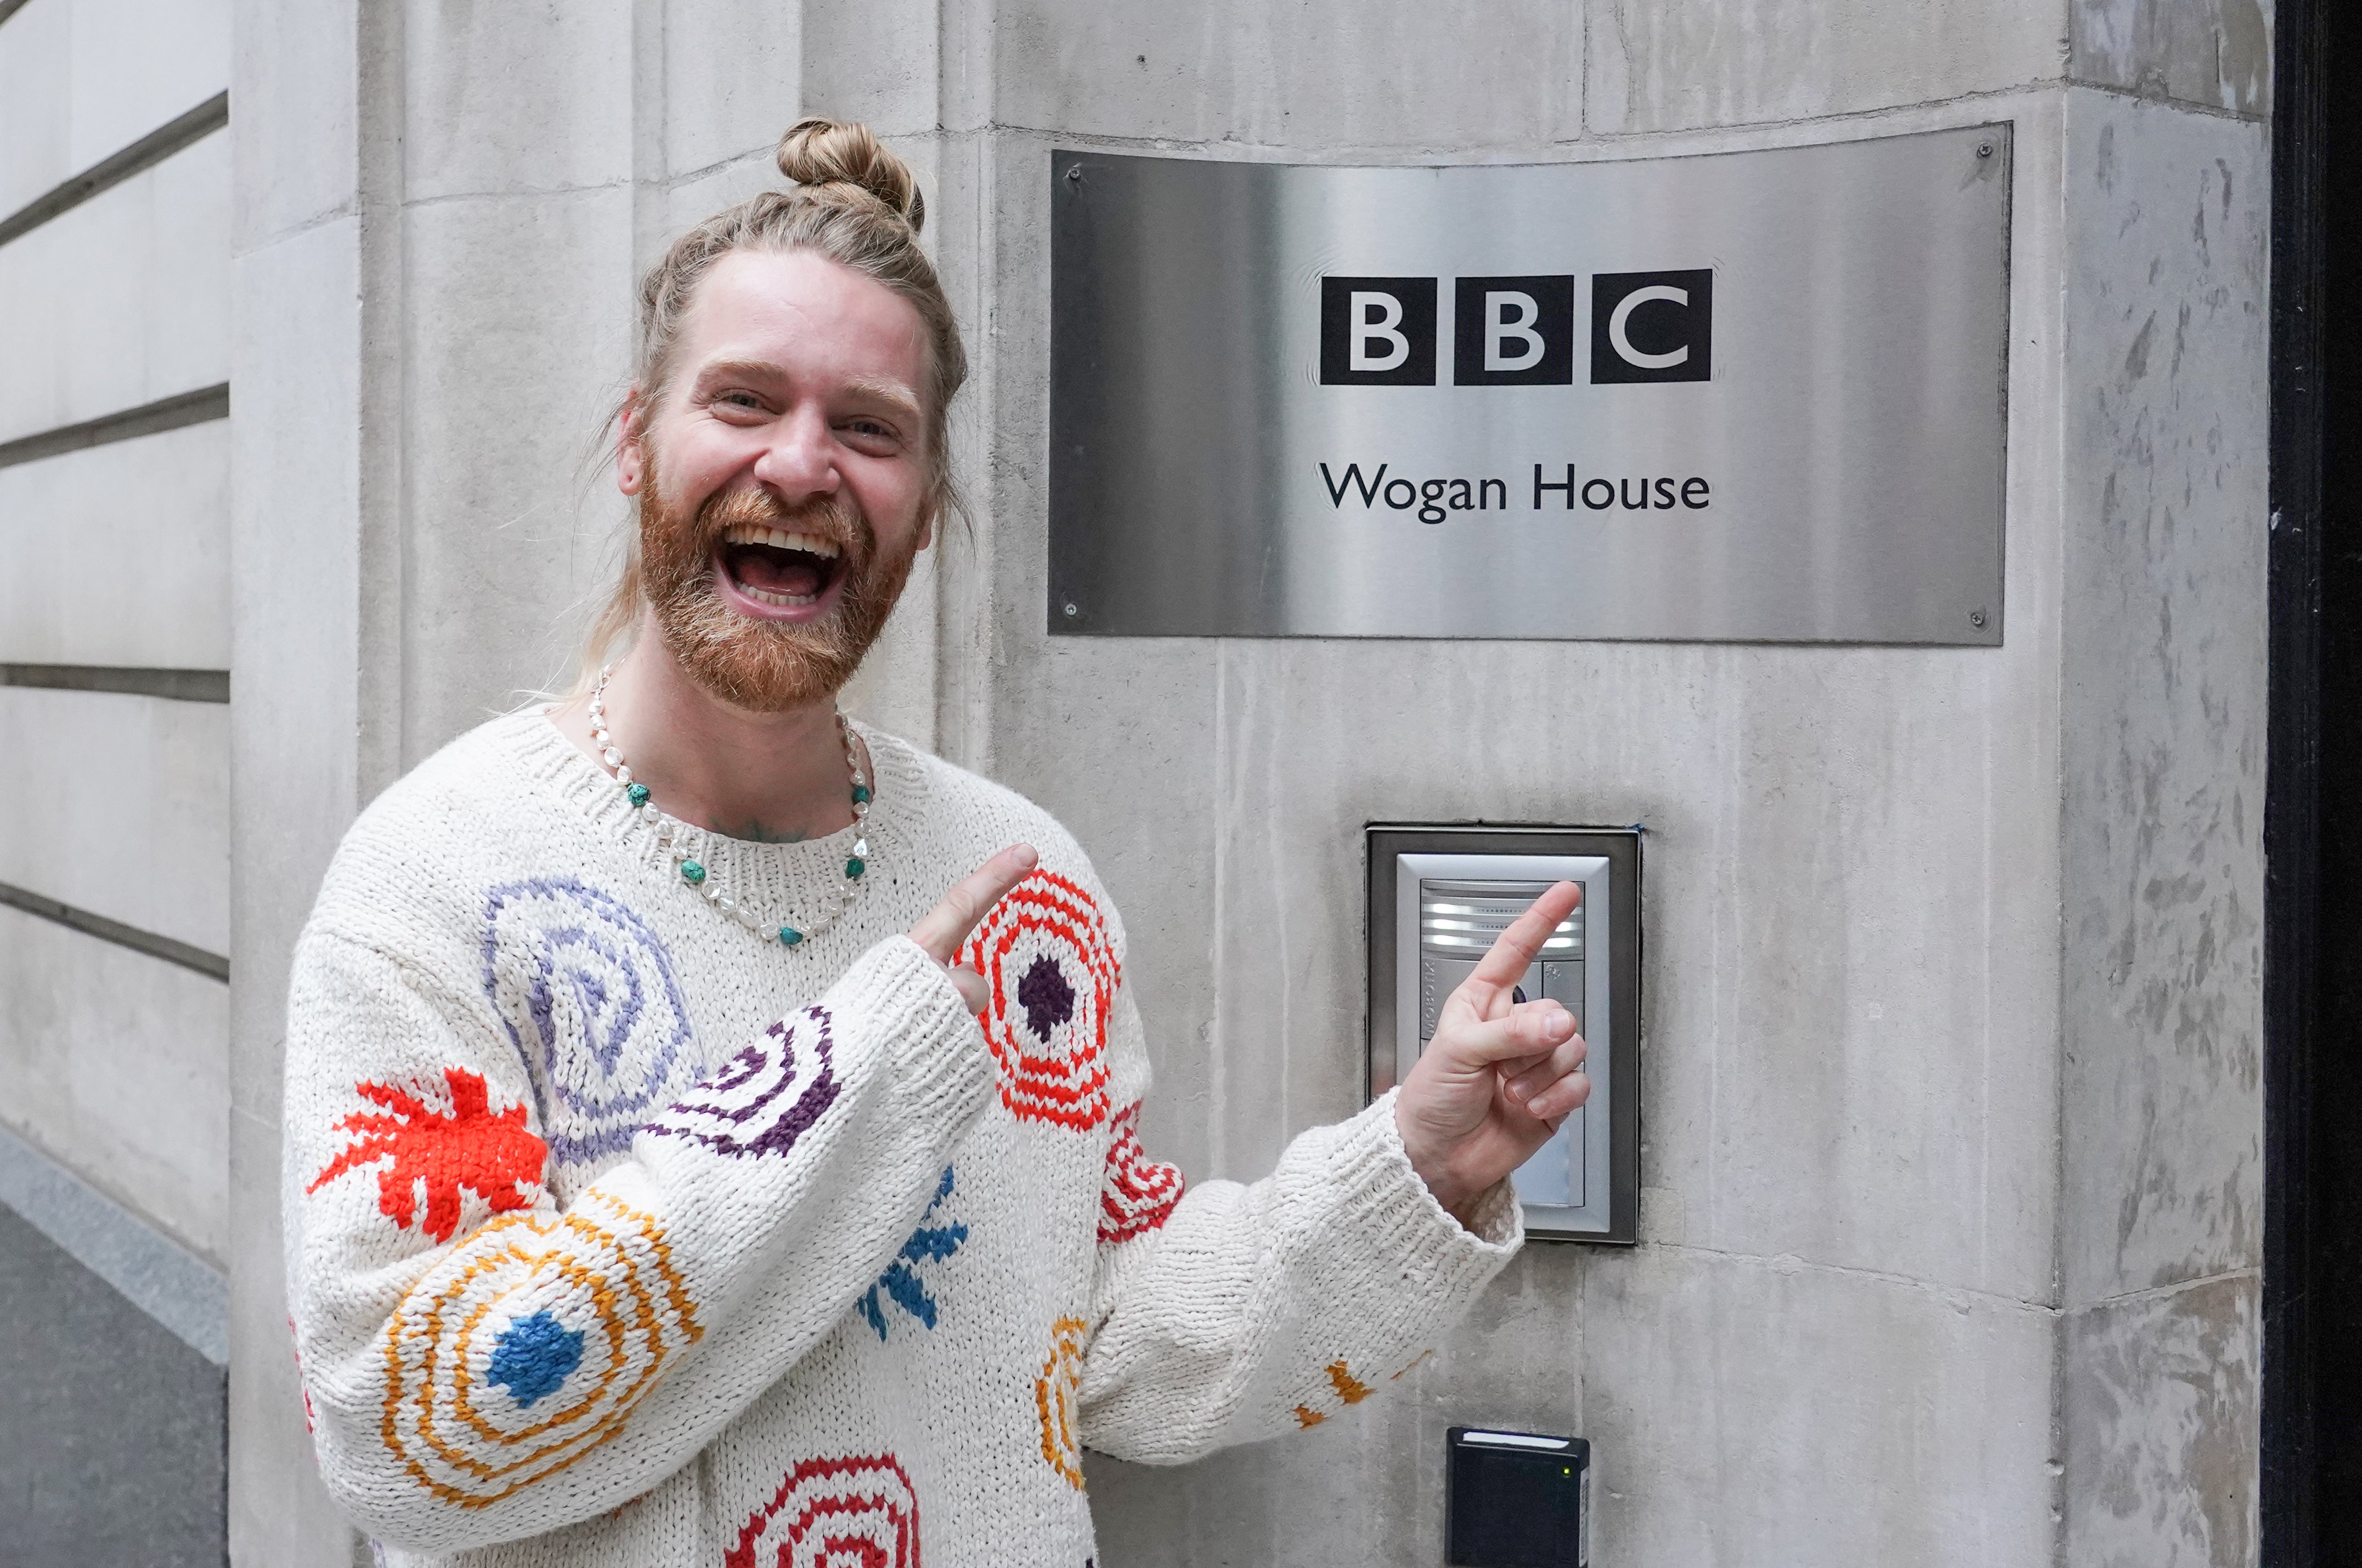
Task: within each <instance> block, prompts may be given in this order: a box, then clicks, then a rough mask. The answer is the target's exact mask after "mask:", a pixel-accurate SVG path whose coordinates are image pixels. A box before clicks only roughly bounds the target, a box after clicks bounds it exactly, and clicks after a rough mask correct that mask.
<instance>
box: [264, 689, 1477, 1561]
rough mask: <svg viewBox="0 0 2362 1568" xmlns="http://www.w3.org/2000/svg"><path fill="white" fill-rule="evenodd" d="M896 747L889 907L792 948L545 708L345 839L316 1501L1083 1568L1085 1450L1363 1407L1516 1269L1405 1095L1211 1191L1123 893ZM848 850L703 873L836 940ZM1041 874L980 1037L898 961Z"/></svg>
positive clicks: (296, 1083)
mask: <svg viewBox="0 0 2362 1568" xmlns="http://www.w3.org/2000/svg"><path fill="white" fill-rule="evenodd" d="M862 734H863V735H864V737H865V738H866V740H867V742H868V744H869V748H870V752H871V756H872V757H873V759H874V763H875V772H876V786H877V798H876V801H875V803H874V806H873V809H872V812H871V814H870V816H869V819H868V822H867V823H866V832H867V834H868V837H869V839H870V841H871V845H872V854H871V856H870V863H871V867H872V868H871V870H870V871H869V873H868V875H867V876H866V878H864V879H863V881H862V883H861V885H860V889H859V893H858V897H857V899H856V900H855V903H854V906H853V908H852V910H851V911H849V912H848V913H847V914H846V916H845V918H844V920H843V921H842V922H839V923H838V924H837V925H836V926H834V927H833V929H831V930H829V931H828V932H826V933H823V934H822V935H821V936H820V937H818V938H815V939H813V940H811V941H809V942H807V943H805V944H803V946H802V947H801V948H800V949H796V950H792V951H791V950H789V949H786V948H783V947H781V946H780V945H779V944H778V943H776V942H769V941H766V940H764V939H762V938H761V937H758V936H756V935H755V934H753V933H749V932H748V931H746V930H745V928H744V927H743V926H741V925H739V924H738V923H737V922H735V921H734V920H732V919H730V918H729V917H728V916H726V915H724V914H723V913H722V912H720V911H717V910H715V909H713V908H711V907H709V905H708V904H707V902H706V901H705V900H704V898H702V897H701V896H700V895H699V894H698V893H697V892H696V891H695V890H694V889H690V887H688V886H687V885H685V884H684V883H683V881H682V880H681V878H680V877H679V874H678V873H677V872H676V870H675V869H674V867H673V864H672V861H671V859H670V857H669V856H667V855H666V854H665V853H664V851H663V849H662V848H661V847H660V845H658V843H657V834H656V831H655V829H654V828H653V827H652V826H651V825H650V824H649V823H646V822H645V821H643V820H642V819H641V818H640V816H639V815H638V814H637V813H635V812H633V811H632V810H631V808H630V806H629V804H628V802H626V801H624V798H623V794H622V791H621V790H620V789H619V788H618V787H617V786H616V784H615V783H614V781H613V779H612V778H609V777H607V775H606V774H605V773H603V772H602V770H601V769H600V768H599V767H597V766H596V765H595V764H594V763H592V762H591V761H590V759H589V758H588V757H585V756H582V755H581V754H580V753H579V751H577V750H576V749H575V748H574V746H573V745H571V744H570V743H569V742H568V741H567V740H566V739H565V737H564V736H562V735H560V734H558V732H557V729H556V728H555V727H554V726H553V725H552V724H551V723H549V721H548V720H547V719H546V718H545V717H544V716H542V715H541V714H538V713H532V714H524V715H519V716H515V717H511V718H506V719H501V720H497V721H495V722H493V723H489V724H486V725H484V726H483V727H481V728H480V729H478V730H476V731H475V732H474V733H472V734H468V735H466V736H463V737H461V738H460V739H459V740H458V741H457V742H455V743H453V744H452V745H450V746H448V747H447V748H446V749H445V750H444V751H443V752H441V753H440V754H439V755H437V756H435V757H434V758H432V759H431V760H429V761H428V762H427V763H425V765H424V766H422V767H419V768H418V769H417V770H416V771H415V772H414V773H412V774H411V775H410V776H409V777H408V778H405V779H403V781H402V782H401V783H399V784H397V785H396V786H394V787H393V788H392V790H388V791H386V793H385V795H384V796H383V797H382V798H381V799H380V800H379V801H377V802H376V803H375V804H374V805H372V806H371V807H370V809H369V811H368V812H365V813H364V814H363V816H362V817H361V819H360V821H359V823H356V824H355V826H354V827H353V830H352V832H351V833H350V834H348V836H347V838H346V840H345V843H344V846H343V848H342V850H341V851H340V852H339V853H338V855H337V860H336V864H335V866H334V867H332V868H331V869H330V871H329V873H328V877H327V880H326V884H325V885H324V886H323V888H322V889H321V892H320V900H319V904H318V907H317V908H316V909H315V911H314V912H313V916H312V920H311V922H310V924H309V925H308V926H307V927H306V928H305V931H304V937H303V941H302V944H301V946H300V947H299V949H298V951H297V954H296V959H295V971H294V984H293V991H292V997H291V999H290V1001H289V1019H288V1043H287V1102H286V1121H285V1132H286V1150H287V1157H286V1167H285V1177H286V1187H285V1202H286V1219H287V1272H288V1289H289V1297H290V1300H291V1302H292V1310H293V1322H294V1330H295V1337H296V1344H297V1350H298V1353H299V1355H300V1358H301V1362H302V1365H303V1371H304V1391H305V1399H306V1405H307V1416H308V1418H309V1419H311V1421H312V1423H313V1430H314V1435H315V1441H316V1442H317V1446H318V1452H319V1460H320V1467H321V1471H322V1473H323V1474H324V1475H325V1476H326V1480H327V1483H328V1485H329V1488H330V1490H331V1491H332V1492H333V1493H334V1494H335V1496H336V1497H337V1500H338V1501H339V1502H340V1503H341V1504H342V1505H343V1507H345V1508H346V1509H347V1510H348V1512H350V1513H351V1515H352V1516H353V1518H356V1519H357V1520H359V1522H360V1523H361V1524H362V1526H363V1527H364V1528H366V1529H368V1530H369V1531H370V1534H371V1535H372V1536H373V1537H375V1538H376V1539H377V1540H379V1541H380V1542H381V1549H382V1551H383V1554H384V1557H385V1559H386V1560H387V1561H389V1562H395V1563H459V1562H466V1563H486V1564H490V1563H500V1564H546V1565H550V1568H557V1565H560V1564H564V1565H567V1568H588V1565H612V1568H659V1565H671V1564H681V1565H688V1564H727V1565H730V1568H737V1565H740V1564H755V1563H763V1564H773V1563H779V1564H793V1565H796V1568H809V1565H812V1564H822V1563H825V1564H837V1563H862V1564H866V1565H883V1568H916V1565H917V1564H918V1563H919V1562H921V1560H922V1545H923V1554H924V1560H925V1562H927V1563H928V1564H929V1565H930V1568H961V1565H964V1564H976V1565H977V1568H985V1565H993V1568H1009V1565H1015V1564H1032V1563H1042V1564H1055V1565H1056V1568H1081V1565H1082V1564H1083V1563H1084V1562H1085V1561H1086V1560H1087V1558H1089V1557H1090V1556H1091V1555H1092V1554H1093V1551H1094V1548H1093V1544H1092V1535H1091V1524H1090V1513H1089V1508H1088V1506H1087V1503H1086V1501H1085V1498H1084V1495H1083V1473H1082V1469H1081V1455H1080V1451H1081V1449H1082V1448H1084V1447H1086V1446H1087V1447H1091V1448H1095V1449H1098V1450H1101V1451H1103V1452H1108V1453H1111V1454H1116V1455H1119V1456H1121V1457H1123V1458H1127V1459H1135V1460H1144V1461H1149V1462H1152V1463H1178V1462H1181V1461H1185V1460H1187V1459H1190V1458H1193V1457H1195V1456H1197V1455H1199V1454H1202V1453H1205V1452H1208V1451H1209V1450H1211V1449H1213V1448H1216V1447H1218V1446H1220V1445H1222V1444H1225V1443H1232V1442H1242V1441H1251V1440H1253V1439H1257V1438H1264V1437H1268V1436H1270V1435H1272V1434H1274V1433H1277V1432H1282V1431H1286V1430H1292V1429H1294V1428H1296V1427H1297V1426H1308V1425H1311V1424H1313V1423H1314V1422H1317V1421H1320V1420H1324V1419H1329V1418H1330V1417H1332V1416H1336V1415H1339V1414H1341V1413H1342V1412H1343V1411H1344V1410H1345V1409H1346V1408H1347V1407H1349V1406H1351V1405H1353V1404H1356V1403H1358V1402H1359V1401H1361V1400H1362V1399H1363V1398H1364V1397H1367V1396H1368V1395H1369V1394H1370V1393H1372V1392H1374V1391H1375V1390H1378V1389H1382V1388H1384V1387H1385V1385H1386V1382H1387V1380H1388V1379H1389V1378H1392V1377H1395V1376H1397V1375H1399V1374H1400V1373H1401V1372H1403V1371H1404V1370H1405V1369H1407V1366H1408V1365H1409V1364H1412V1363H1413V1362H1415V1361H1416V1360H1417V1359H1418V1357H1419V1356H1420V1354H1421V1353H1422V1352H1423V1350H1424V1349H1425V1347H1426V1346H1428V1345H1429V1344H1430V1343H1432V1342H1433V1341H1434V1339H1435V1337H1436V1335H1437V1334H1438V1333H1439V1332H1440V1331H1442V1330H1443V1329H1444V1328H1445V1327H1446V1326H1447V1325H1449V1324H1450V1322H1451V1320H1453V1319H1454V1318H1456V1317H1457V1316H1458V1315H1459V1314H1460V1312H1461V1311H1462V1309H1464V1308H1465V1307H1466V1306H1467V1305H1468V1304H1469V1303H1470V1301H1471V1300H1472V1299H1473V1297H1474V1296H1475V1294H1476V1293H1477V1292H1478V1291H1479V1290H1481V1289H1482V1288H1483V1287H1484V1286H1485V1283H1486V1282H1487V1281H1488V1280H1490V1279H1491V1278H1492V1277H1493V1275H1494V1274H1495V1273H1496V1272H1497V1271H1498V1270H1499V1268H1500V1266H1501V1264H1503V1263H1504V1262H1505V1261H1506V1260H1507V1257H1508V1256H1509V1254H1510V1253H1512V1252H1513V1251H1515V1249H1516V1247H1517V1245H1518V1241H1519V1240H1520V1234H1521V1233H1520V1231H1519V1227H1518V1210H1517V1206H1516V1204H1515V1202H1514V1201H1512V1200H1511V1199H1510V1198H1509V1195H1508V1191H1507V1186H1506V1184H1504V1186H1503V1187H1497V1188H1496V1189H1495V1191H1494V1192H1493V1193H1492V1194H1490V1195H1488V1197H1487V1198H1486V1199H1485V1202H1484V1203H1482V1204H1481V1205H1480V1214H1479V1218H1478V1220H1477V1222H1476V1227H1475V1232H1474V1233H1472V1232H1471V1231H1466V1230H1463V1229H1462V1228H1461V1226H1460V1225H1458V1224H1457V1223H1455V1222H1454V1221H1453V1220H1452V1219H1451V1216H1449V1215H1448V1214H1446V1213H1445V1212H1444V1211H1443V1209H1441V1208H1440V1207H1439V1206H1438V1205H1437V1203H1436V1202H1435V1200H1434V1199H1433V1198H1431V1197H1430V1196H1429V1193H1428V1191H1427V1189H1426V1187H1424V1185H1423V1184H1422V1183H1421V1182H1420V1181H1419V1179H1418V1176H1416V1175H1414V1174H1413V1173H1412V1171H1411V1169H1410V1165H1409V1163H1408V1162H1407V1160H1406V1158H1405V1157H1404V1154H1403V1151H1402V1144H1401V1142H1400V1139H1399V1136H1398V1134H1397V1133H1396V1128H1395V1120H1394V1110H1393V1106H1392V1104H1391V1102H1390V1101H1381V1102H1380V1103H1378V1104H1376V1105H1374V1106H1372V1107H1370V1108H1369V1110H1366V1111H1364V1112H1363V1113H1362V1114H1361V1115H1359V1116H1356V1117H1354V1118H1353V1119H1352V1121H1346V1122H1344V1123H1342V1124H1341V1125H1338V1126H1335V1127H1323V1128H1317V1129H1315V1130H1313V1131H1311V1132H1307V1133H1305V1134H1304V1135H1303V1136H1301V1137H1299V1138H1297V1140H1296V1142H1295V1143H1292V1144H1290V1145H1289V1147H1288V1149H1287V1151H1286V1154H1284V1155H1283V1156H1282V1157H1281V1160H1280V1163H1279V1167H1278V1169H1277V1170H1276V1171H1275V1173H1274V1174H1273V1175H1272V1176H1269V1177H1268V1178H1266V1179H1265V1180H1263V1181H1261V1182H1258V1183H1256V1184H1254V1185H1253V1186H1252V1187H1242V1186H1239V1185H1237V1184H1235V1183H1231V1182H1221V1181H1209V1182H1204V1183H1201V1184H1199V1185H1198V1186H1197V1187H1192V1188H1190V1189H1189V1190H1188V1192H1187V1196H1186V1197H1185V1196H1184V1195H1183V1191H1182V1185H1183V1184H1182V1179H1181V1175H1180V1173H1179V1172H1178V1171H1177V1170H1175V1168H1174V1167H1172V1166H1170V1165H1159V1164H1156V1163H1155V1162H1153V1161H1152V1160H1150V1159H1149V1158H1148V1157H1147V1156H1146V1155H1145V1154H1143V1153H1142V1149H1141V1146H1140V1143H1139V1141H1138V1138H1137V1137H1136V1135H1135V1128H1136V1126H1137V1123H1138V1117H1139V1109H1140V1099H1141V1096H1142V1093H1143V1092H1144V1091H1145V1090H1146V1089H1147V1087H1148V1057H1147V1053H1146V1050H1145V1047H1144V1045H1143V1043H1142V1036H1141V1027H1140V1021H1139V1015H1138V1013H1137V1011H1136V1010H1134V1008H1133V1005H1132V1001H1131V996H1130V995H1129V993H1128V992H1127V991H1126V989H1125V988H1124V984H1123V976H1124V938H1123V927H1122V925H1121V923H1120V922H1119V921H1118V920H1117V918H1116V914H1115V911H1114V909H1113V908H1112V907H1111V906H1110V905H1109V901H1108V899H1107V895H1106V893H1105V892H1104V891H1103V890H1102V889H1101V888H1100V886H1099V883H1098V878H1096V877H1095V876H1093V874H1092V871H1091V867H1090V865H1089V863H1088V862H1087V860H1086V859H1085V858H1084V856H1083V855H1082V852H1081V851H1080V850H1079V849H1078V848H1077V847H1076V845H1075V843H1074V841H1073V839H1072V838H1071V837H1069V836H1068V835H1067V834H1066V833H1065V831H1064V830H1063V829H1061V828H1060V827H1059V826H1058V824H1057V823H1054V822H1053V821H1051V820H1050V818H1049V817H1047V816H1046V815H1044V814H1043V812H1041V811H1039V810H1038V809H1036V808H1035V807H1033V806H1032V805H1031V804H1030V803H1028V802H1027V801H1023V800H1021V799H1020V798H1019V797H1018V796H1016V795H1014V794H1011V793H1010V791H1008V790H1002V789H1000V788H999V787H997V786H995V785H992V784H989V783H987V782H985V781H984V780H982V779H979V778H975V777H973V776H972V775H969V774H966V773H964V772H962V771H960V770H959V769H957V768H955V767H951V766H949V765H948V764H945V763H944V762H942V761H939V760H937V759H936V758H933V757H931V756H925V755H924V754H922V753H920V752H917V751H915V750H913V749H912V748H911V747H910V746H908V745H904V744H902V743H901V742H900V741H897V740H895V739H893V738H891V737H889V736H887V735H883V734H877V733H876V732H874V731H870V730H867V729H864V730H863V731H862ZM852 838H853V833H852V830H850V829H848V830H846V831H845V832H844V833H843V834H835V835H833V836H832V837H829V838H824V839H818V840H813V841H811V842H807V843H803V844H794V845H751V844H745V843H739V842H736V841H733V840H729V839H724V838H720V837H717V836H712V835H702V834H700V835H694V837H693V842H692V845H691V846H690V852H691V854H692V855H694V856H695V857H696V858H697V859H699V860H700V861H701V862H702V863H704V864H705V865H706V866H708V867H711V868H712V875H713V877H714V878H715V879H716V881H717V882H718V883H719V884H720V885H721V886H722V887H724V888H726V889H731V890H733V891H734V892H735V891H740V890H744V891H745V892H746V893H748V894H749V895H751V896H752V897H754V898H756V900H760V902H761V907H764V908H767V909H784V910H789V911H793V910H797V909H809V908H811V906H812V905H813V903H814V902H815V901H816V899H817V897H818V896H820V895H822V894H823V893H824V892H825V890H826V889H830V888H831V887H833V885H835V883H836V882H837V879H838V878H841V877H842V875H843V870H844V859H845V856H846V854H847V852H848V849H849V846H850V844H851V841H852ZM1018 842H1024V843H1030V844H1032V845H1035V846H1036V847H1037V848H1038V849H1039V850H1040V851H1041V855H1042V864H1041V867H1040V869H1039V870H1038V871H1036V872H1035V873H1034V874H1033V875H1032V877H1031V878H1028V879H1027V880H1026V882H1024V883H1023V884H1022V885H1021V887H1020V888H1019V889H1018V890H1017V891H1016V892H1015V893H1013V894H1012V895H1010V898H1008V899H1006V900H1003V901H1002V903H1001V904H1000V906H999V908H998V910H997V911H995V912H994V914H992V915H991V916H990V917H988V920H987V921H986V922H985V924H984V925H983V926H982V927H981V928H979V931H978V933H977V937H976V938H975V939H974V940H973V941H972V942H971V943H970V944H969V947H968V949H967V954H966V956H967V957H968V958H969V960H970V961H971V962H980V963H981V966H983V968H984V970H985V973H986V975H987V977H988V979H989V980H990V981H991V983H992V991H993V1000H992V1004H991V1006H990V1007H989V1009H988V1010H987V1012H986V1013H985V1015H984V1016H983V1017H982V1018H981V1019H977V1018H972V1017H971V1016H969V1014H968V1013H967V1012H966V1010H965V1009H964V1008H963V1007H962V1006H961V1003H960V999H959V994H958V992H957V991H956V990H955V989H954V988H953V987H952V985H951V983H950V981H949V980H948V979H947V978H946V977H944V974H943V973H942V971H941V970H940V969H938V968H937V967H936V966H934V965H933V963H932V962H930V961H929V960H928V959H927V957H926V956H925V955H924V954H922V952H921V951H920V949H919V948H918V947H917V946H916V945H914V944H912V943H911V941H910V940H909V938H908V937H906V936H904V935H903V934H901V933H904V932H906V931H908V930H909V929H910V927H911V925H912V924H914V923H915V922H917V920H918V919H919V917H920V916H921V915H922V914H923V913H925V912H926V911H927V910H929V909H930V908H931V907H933V904H934V903H935V902H936V900H938V899H939V898H941V896H942V895H943V893H944V889H946V888H947V887H948V886H949V885H950V884H951V883H952V882H953V881H955V880H956V879H957V878H960V877H961V876H964V875H966V873H967V872H968V871H970V870H972V869H973V868H974V867H977V865H979V864H981V863H982V862H983V860H984V859H985V858H986V857H987V856H988V855H990V854H991V853H992V852H993V851H994V850H997V849H999V848H1001V847H1002V846H1004V845H1009V844H1012V843H1018ZM979 1024H981V1028H979Z"/></svg>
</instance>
